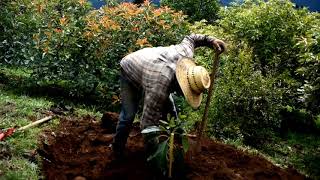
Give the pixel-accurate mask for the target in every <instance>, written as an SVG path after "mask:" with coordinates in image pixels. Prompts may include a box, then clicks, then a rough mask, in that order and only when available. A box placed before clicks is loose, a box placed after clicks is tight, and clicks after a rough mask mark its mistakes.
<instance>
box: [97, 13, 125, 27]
mask: <svg viewBox="0 0 320 180" xmlns="http://www.w3.org/2000/svg"><path fill="white" fill-rule="evenodd" d="M100 23H101V25H102V26H103V27H104V28H106V29H109V28H111V29H112V30H120V29H121V27H120V25H119V24H118V23H117V22H115V21H114V20H112V19H110V18H109V17H107V16H104V17H103V18H101V20H100Z"/></svg>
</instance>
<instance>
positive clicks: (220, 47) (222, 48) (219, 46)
mask: <svg viewBox="0 0 320 180" xmlns="http://www.w3.org/2000/svg"><path fill="white" fill-rule="evenodd" d="M213 47H214V48H215V49H216V50H217V51H218V53H219V54H221V53H223V52H224V51H226V50H227V47H226V43H224V42H223V41H222V40H220V39H216V40H214V41H213Z"/></svg>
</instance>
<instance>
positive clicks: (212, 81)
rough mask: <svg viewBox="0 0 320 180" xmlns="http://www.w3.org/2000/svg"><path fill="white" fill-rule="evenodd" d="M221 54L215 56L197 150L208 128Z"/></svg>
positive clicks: (217, 53)
mask: <svg viewBox="0 0 320 180" xmlns="http://www.w3.org/2000/svg"><path fill="white" fill-rule="evenodd" d="M220 54H221V52H216V53H215V56H214V61H213V67H212V72H211V75H210V79H211V83H210V87H209V90H208V97H207V102H206V106H205V108H204V114H203V117H202V121H201V124H200V128H199V131H198V141H197V148H200V145H201V141H202V136H203V133H204V131H205V129H206V126H207V121H208V111H209V106H210V102H211V97H212V94H213V90H214V82H215V76H216V74H217V71H218V66H219V55H220Z"/></svg>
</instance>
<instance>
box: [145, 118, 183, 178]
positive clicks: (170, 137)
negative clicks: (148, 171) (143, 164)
mask: <svg viewBox="0 0 320 180" xmlns="http://www.w3.org/2000/svg"><path fill="white" fill-rule="evenodd" d="M185 118H186V116H184V115H181V114H179V118H174V117H170V115H168V116H167V119H168V121H163V120H160V125H159V127H153V128H151V129H149V130H143V131H142V133H143V134H148V133H155V132H157V134H156V138H157V139H158V140H159V141H161V142H160V143H158V145H157V146H158V147H157V150H156V151H155V152H154V153H153V154H152V155H150V156H149V157H148V159H147V160H148V161H151V160H155V161H157V165H158V166H159V168H160V169H161V171H162V173H163V174H168V177H169V178H172V170H173V162H174V160H175V157H174V156H175V155H176V154H177V153H176V152H177V151H178V150H181V149H182V150H183V152H184V153H186V152H187V151H188V148H189V143H188V139H187V134H186V132H185V130H184V129H185V124H186V123H185V122H183V120H182V119H185Z"/></svg>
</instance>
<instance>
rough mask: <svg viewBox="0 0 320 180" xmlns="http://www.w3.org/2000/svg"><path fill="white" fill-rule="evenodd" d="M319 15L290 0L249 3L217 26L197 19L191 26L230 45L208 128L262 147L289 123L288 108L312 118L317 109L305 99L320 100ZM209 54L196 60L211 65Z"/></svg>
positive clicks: (225, 14)
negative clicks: (319, 79)
mask: <svg viewBox="0 0 320 180" xmlns="http://www.w3.org/2000/svg"><path fill="white" fill-rule="evenodd" d="M316 16H317V15H315V14H312V13H309V12H308V11H306V10H305V9H302V10H296V9H294V8H293V4H292V3H290V2H289V1H273V0H270V1H268V2H264V1H245V2H244V4H242V5H235V6H234V7H229V8H226V9H225V10H224V11H222V13H221V19H220V20H219V25H218V26H205V25H204V23H197V24H196V25H195V26H194V27H193V28H194V31H196V32H198V33H205V34H211V35H213V36H216V37H219V38H222V39H224V40H226V41H227V43H228V45H229V46H228V47H229V48H228V49H229V51H228V53H227V54H226V56H224V57H223V58H222V60H221V63H220V65H221V67H220V71H219V74H218V79H217V83H216V90H215V94H214V99H213V103H212V108H211V110H210V114H209V118H210V119H209V120H210V122H211V125H209V128H210V129H209V130H210V131H211V132H212V133H213V134H214V135H215V136H216V137H221V138H228V137H231V138H241V139H242V138H243V140H244V141H245V142H247V143H249V144H251V145H259V144H260V143H263V142H264V141H266V140H267V139H268V137H269V136H270V135H271V134H272V133H274V132H275V131H277V130H279V129H280V126H281V124H283V123H282V121H286V119H285V118H287V117H284V116H281V115H283V114H282V113H283V112H286V111H287V109H288V108H287V107H291V108H293V109H297V110H298V111H299V112H301V113H306V114H305V115H301V117H309V115H308V113H310V112H311V109H310V108H311V107H316V108H317V106H312V105H311V104H309V106H307V105H306V103H304V100H303V98H302V97H303V96H306V97H308V98H304V99H305V100H307V99H308V100H310V102H311V101H312V102H313V103H318V102H317V100H315V99H316V98H315V97H316V96H314V95H311V94H315V95H316V90H317V85H316V84H317V80H316V79H317V77H316V76H317V75H316V72H317V71H318V70H316V69H319V68H317V67H318V61H317V57H318V56H317V55H318V50H317V49H318V48H317V46H318V45H317V44H318V43H317V42H318V41H317V36H316V35H315V34H318V33H317V32H316V31H315V28H316V27H318V26H319V23H318V20H317V18H316ZM304 41H305V43H304ZM299 42H300V43H299ZM311 42H312V43H311ZM297 43H298V44H297ZM306 44H308V45H306ZM302 47H303V48H302ZM310 55H311V56H310ZM207 57H209V60H208V58H207ZM211 57H212V56H211V55H210V54H209V53H208V52H204V51H203V50H201V51H200V52H198V57H197V59H198V62H199V63H200V64H204V65H206V66H207V67H209V68H211V65H210V64H208V62H210V59H211ZM301 57H304V58H301ZM309 62H310V63H309ZM301 68H302V69H301ZM298 72H300V73H298ZM302 74H303V75H302ZM306 82H307V83H306ZM311 82H312V83H313V85H311ZM305 86H306V87H307V88H305V90H299V89H302V88H301V87H305ZM310 87H312V88H310ZM307 92H309V95H308V93H307ZM311 92H313V93H311ZM317 92H318V91H317ZM305 102H308V101H305ZM305 108H306V110H303V109H305ZM292 112H293V113H294V112H295V111H292ZM313 114H314V115H317V114H316V113H313ZM307 121H310V119H309V118H304V119H303V120H302V124H304V127H305V128H309V127H310V126H309V125H310V124H312V122H311V123H310V122H307ZM289 123H290V122H289ZM297 124H299V125H301V123H297Z"/></svg>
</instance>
